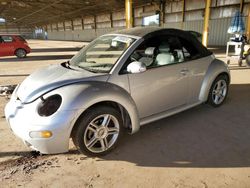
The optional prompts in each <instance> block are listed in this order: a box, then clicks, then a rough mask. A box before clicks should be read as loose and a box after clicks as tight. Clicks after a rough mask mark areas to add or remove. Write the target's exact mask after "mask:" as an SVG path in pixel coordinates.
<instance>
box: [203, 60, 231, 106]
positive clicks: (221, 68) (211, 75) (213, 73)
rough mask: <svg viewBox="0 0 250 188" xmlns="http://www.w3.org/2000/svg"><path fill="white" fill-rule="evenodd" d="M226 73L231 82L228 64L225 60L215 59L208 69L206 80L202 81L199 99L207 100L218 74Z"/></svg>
mask: <svg viewBox="0 0 250 188" xmlns="http://www.w3.org/2000/svg"><path fill="white" fill-rule="evenodd" d="M222 73H225V74H227V75H228V77H229V82H230V72H229V69H228V66H227V65H226V64H225V63H224V62H223V61H220V60H218V59H214V60H213V61H212V63H211V64H210V65H209V67H208V70H207V72H206V74H205V77H204V80H203V82H202V86H201V90H200V94H199V100H200V101H202V102H206V101H207V98H208V95H209V91H210V88H211V86H212V84H213V82H214V80H215V79H216V77H217V76H219V75H220V74H222Z"/></svg>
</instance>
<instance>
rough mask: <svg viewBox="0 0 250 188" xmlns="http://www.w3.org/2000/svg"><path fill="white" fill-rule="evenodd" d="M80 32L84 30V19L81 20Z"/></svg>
mask: <svg viewBox="0 0 250 188" xmlns="http://www.w3.org/2000/svg"><path fill="white" fill-rule="evenodd" d="M81 24H82V30H84V17H82V18H81Z"/></svg>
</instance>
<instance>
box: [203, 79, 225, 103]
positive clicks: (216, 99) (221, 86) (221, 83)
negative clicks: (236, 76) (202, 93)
mask: <svg viewBox="0 0 250 188" xmlns="http://www.w3.org/2000/svg"><path fill="white" fill-rule="evenodd" d="M228 85H229V80H228V77H227V76H226V75H219V76H218V77H217V78H216V79H215V80H214V82H213V84H212V86H211V88H210V91H209V95H208V100H207V103H208V104H209V105H211V106H213V107H219V106H221V105H222V104H223V103H224V101H225V99H226V97H227V94H228Z"/></svg>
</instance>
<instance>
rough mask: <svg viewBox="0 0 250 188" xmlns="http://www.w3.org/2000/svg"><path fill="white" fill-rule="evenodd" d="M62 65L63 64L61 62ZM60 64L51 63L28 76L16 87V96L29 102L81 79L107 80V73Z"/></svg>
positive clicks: (24, 101)
mask: <svg viewBox="0 0 250 188" xmlns="http://www.w3.org/2000/svg"><path fill="white" fill-rule="evenodd" d="M62 65H63V64H62ZM62 65H51V66H49V67H47V68H44V69H41V70H38V71H36V72H34V73H33V74H31V75H30V76H28V77H27V78H26V79H25V80H24V81H23V82H22V83H21V84H20V86H19V87H18V88H17V91H16V93H15V94H16V97H17V98H19V99H20V100H21V101H22V102H23V103H30V102H32V101H34V100H36V99H37V98H38V97H40V96H41V95H43V94H45V93H47V92H49V91H52V90H54V89H56V88H59V87H62V86H65V85H70V84H73V83H77V82H82V81H89V80H91V81H107V79H108V77H109V74H103V73H101V74H99V73H91V72H89V71H85V70H73V69H70V68H66V67H64V66H62Z"/></svg>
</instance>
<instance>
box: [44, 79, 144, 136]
mask: <svg viewBox="0 0 250 188" xmlns="http://www.w3.org/2000/svg"><path fill="white" fill-rule="evenodd" d="M53 94H60V95H61V96H62V99H63V100H62V105H61V107H60V109H59V110H76V111H77V114H76V116H75V117H74V118H73V119H74V121H73V122H72V123H71V124H72V125H71V127H70V129H72V128H73V125H74V124H75V122H76V120H77V119H78V118H79V117H80V115H81V114H82V113H83V112H84V111H85V110H86V109H88V108H89V107H91V106H92V105H94V104H97V103H99V102H104V101H111V102H115V103H118V104H120V105H121V106H123V107H124V108H125V109H126V110H127V112H128V114H129V116H130V119H131V124H132V132H131V133H135V132H137V131H138V130H139V128H140V121H139V115H138V110H137V108H136V105H135V102H134V101H133V99H132V98H131V96H130V94H129V93H128V92H127V91H126V90H124V89H122V88H121V87H119V86H117V85H114V84H112V83H108V82H105V83H104V82H98V81H92V82H84V83H75V84H72V85H67V86H64V87H62V88H58V89H56V90H53V91H52V92H50V93H48V94H46V95H53ZM44 97H45V98H46V96H44Z"/></svg>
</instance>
